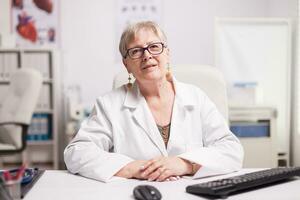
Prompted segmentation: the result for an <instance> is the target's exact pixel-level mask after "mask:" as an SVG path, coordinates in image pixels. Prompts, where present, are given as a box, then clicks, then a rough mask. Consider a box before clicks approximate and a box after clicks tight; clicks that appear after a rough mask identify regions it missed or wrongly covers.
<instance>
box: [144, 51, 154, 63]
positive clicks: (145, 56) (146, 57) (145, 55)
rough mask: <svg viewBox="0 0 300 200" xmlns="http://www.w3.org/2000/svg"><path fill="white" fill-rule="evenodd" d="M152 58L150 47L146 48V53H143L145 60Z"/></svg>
mask: <svg viewBox="0 0 300 200" xmlns="http://www.w3.org/2000/svg"><path fill="white" fill-rule="evenodd" d="M151 58H152V55H151V53H149V51H148V49H145V51H144V54H143V61H146V60H148V59H151Z"/></svg>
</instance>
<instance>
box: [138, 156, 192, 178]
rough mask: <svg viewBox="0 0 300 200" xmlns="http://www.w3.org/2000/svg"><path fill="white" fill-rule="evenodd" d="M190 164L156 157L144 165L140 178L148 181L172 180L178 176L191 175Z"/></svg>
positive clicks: (180, 160)
mask: <svg viewBox="0 0 300 200" xmlns="http://www.w3.org/2000/svg"><path fill="white" fill-rule="evenodd" d="M192 171H193V167H192V164H191V163H190V162H189V161H186V160H184V159H181V158H179V157H175V156H173V157H158V158H155V159H151V160H149V161H147V162H146V164H145V165H144V169H143V172H142V174H141V176H142V177H143V178H144V179H148V180H149V181H154V180H156V181H166V180H174V179H175V178H176V180H177V178H178V176H181V175H186V174H191V173H192Z"/></svg>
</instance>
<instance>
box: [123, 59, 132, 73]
mask: <svg viewBox="0 0 300 200" xmlns="http://www.w3.org/2000/svg"><path fill="white" fill-rule="evenodd" d="M122 62H123V65H124V66H125V67H126V69H127V72H128V73H130V71H129V69H128V65H127V62H126V60H125V59H124V58H123V59H122Z"/></svg>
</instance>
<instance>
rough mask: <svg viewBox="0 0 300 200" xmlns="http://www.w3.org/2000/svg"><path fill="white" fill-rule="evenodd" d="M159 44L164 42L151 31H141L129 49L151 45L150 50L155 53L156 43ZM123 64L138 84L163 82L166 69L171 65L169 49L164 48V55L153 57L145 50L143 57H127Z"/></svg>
mask: <svg viewBox="0 0 300 200" xmlns="http://www.w3.org/2000/svg"><path fill="white" fill-rule="evenodd" d="M159 42H162V41H161V40H160V39H159V37H158V36H157V35H155V33H153V32H152V31H151V30H147V29H141V30H139V31H138V32H137V34H136V37H135V38H134V40H133V41H132V42H130V43H129V45H128V46H127V49H132V48H135V47H142V48H145V47H149V45H150V47H149V48H152V49H154V51H155V48H156V45H155V44H154V43H157V44H158V43H159ZM151 44H153V45H151ZM150 51H151V50H150ZM133 53H134V52H133ZM123 63H124V65H125V67H126V68H127V71H128V72H129V73H132V74H133V76H134V77H135V78H136V79H137V80H138V82H143V81H155V80H161V79H162V78H163V77H164V76H165V74H166V67H167V65H168V63H169V49H168V48H164V47H163V51H162V53H161V54H158V55H152V54H151V53H150V52H149V51H147V50H144V53H143V55H142V56H141V57H140V58H135V59H133V58H131V57H130V56H129V55H127V57H126V58H125V59H123Z"/></svg>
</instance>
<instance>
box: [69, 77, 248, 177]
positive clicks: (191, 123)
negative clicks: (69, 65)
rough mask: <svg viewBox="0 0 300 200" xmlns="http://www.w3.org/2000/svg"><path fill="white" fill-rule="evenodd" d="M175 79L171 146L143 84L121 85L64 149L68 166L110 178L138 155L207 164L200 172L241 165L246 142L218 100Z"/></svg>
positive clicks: (99, 102) (139, 157) (223, 170)
mask: <svg viewBox="0 0 300 200" xmlns="http://www.w3.org/2000/svg"><path fill="white" fill-rule="evenodd" d="M173 82H174V88H175V100H174V106H173V111H172V119H171V129H170V138H169V141H168V145H167V148H166V147H165V144H164V141H163V138H162V137H161V135H160V133H159V130H158V128H157V125H156V123H155V120H154V118H153V116H152V114H151V111H150V109H149V107H148V105H147V102H146V100H145V98H144V97H143V96H142V94H141V93H140V90H139V88H138V85H137V84H134V86H133V88H132V89H131V90H127V89H126V87H125V86H122V87H120V88H117V89H116V90H113V91H111V92H109V93H107V94H105V95H103V96H101V97H99V98H97V101H96V104H95V105H94V108H93V111H92V113H91V115H90V116H89V117H88V119H86V120H85V121H84V122H83V123H82V125H81V128H80V130H79V132H78V133H77V135H76V136H75V137H74V139H73V140H72V141H71V142H70V144H69V145H68V146H67V147H66V149H65V151H64V159H65V163H66V166H67V168H68V170H69V171H70V172H71V173H79V174H80V175H82V176H85V177H89V178H92V179H96V180H100V181H103V182H107V181H109V180H110V179H111V178H112V177H113V175H114V174H115V173H117V172H118V171H119V170H120V169H121V168H123V167H124V166H125V165H127V164H128V163H129V162H131V161H133V160H149V159H152V158H155V157H158V156H174V155H176V156H179V157H181V158H184V159H186V160H189V161H191V162H195V163H198V164H200V165H201V166H202V167H201V168H200V169H199V170H198V172H197V173H196V175H195V177H196V178H197V177H201V176H209V175H214V174H222V173H228V172H232V171H236V170H239V169H240V168H241V167H242V161H243V148H242V146H241V144H240V143H239V141H238V139H237V138H236V137H235V136H234V135H233V134H232V133H231V132H230V130H229V128H228V126H227V123H226V121H225V119H224V118H223V117H222V115H221V114H220V113H219V111H218V110H217V108H216V106H215V105H214V104H213V103H212V101H211V100H210V99H209V98H208V97H207V96H206V95H205V94H204V92H203V91H201V90H200V89H199V88H197V87H195V86H193V85H189V84H184V83H180V82H178V81H176V80H175V79H174V81H173Z"/></svg>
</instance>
